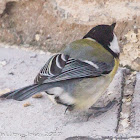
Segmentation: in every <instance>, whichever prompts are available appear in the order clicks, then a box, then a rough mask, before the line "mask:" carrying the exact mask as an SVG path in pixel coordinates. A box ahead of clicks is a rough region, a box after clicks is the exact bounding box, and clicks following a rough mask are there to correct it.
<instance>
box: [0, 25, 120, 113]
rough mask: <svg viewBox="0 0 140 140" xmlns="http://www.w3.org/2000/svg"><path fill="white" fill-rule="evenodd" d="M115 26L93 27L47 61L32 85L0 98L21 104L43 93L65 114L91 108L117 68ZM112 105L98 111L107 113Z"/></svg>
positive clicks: (117, 46) (118, 48)
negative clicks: (20, 102)
mask: <svg viewBox="0 0 140 140" xmlns="http://www.w3.org/2000/svg"><path fill="white" fill-rule="evenodd" d="M115 26H116V23H112V24H111V25H106V24H101V25H97V26H95V27H93V28H92V29H91V30H90V31H89V32H87V34H85V35H84V37H83V38H81V39H79V40H75V41H73V42H71V43H69V44H67V45H66V46H65V48H64V49H62V50H61V51H60V52H59V53H57V54H55V55H53V56H52V57H50V59H49V60H48V61H47V62H46V63H45V65H44V66H43V67H42V69H41V70H40V71H39V73H38V74H37V76H36V77H35V80H34V83H33V84H31V85H29V86H26V87H23V88H20V89H17V90H14V91H11V92H8V93H5V94H3V95H1V96H0V98H1V99H14V100H17V101H23V100H25V99H28V98H29V97H31V96H33V95H34V94H36V93H39V92H46V93H47V95H48V96H49V97H51V98H52V99H53V100H54V101H55V102H56V103H57V104H61V105H64V106H66V107H67V108H66V109H67V110H69V111H73V110H87V109H89V108H92V106H93V105H94V104H95V103H96V102H97V101H98V99H99V98H100V97H101V96H102V95H103V93H104V92H105V91H106V89H107V88H108V86H109V85H110V83H111V82H112V80H113V78H114V76H115V74H116V72H117V69H118V67H119V55H120V47H119V44H118V40H117V36H116V34H115V33H114V28H115ZM113 103H114V102H109V104H107V106H105V107H102V108H104V109H107V108H109V107H110V106H111V105H112V104H113ZM93 108H94V107H93Z"/></svg>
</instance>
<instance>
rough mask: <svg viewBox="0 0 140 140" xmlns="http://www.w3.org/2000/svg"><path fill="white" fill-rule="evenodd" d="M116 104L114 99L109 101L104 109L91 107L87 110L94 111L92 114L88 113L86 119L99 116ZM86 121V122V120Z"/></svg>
mask: <svg viewBox="0 0 140 140" xmlns="http://www.w3.org/2000/svg"><path fill="white" fill-rule="evenodd" d="M116 103H117V101H116V100H115V99H114V100H113V101H110V102H109V103H108V104H107V105H106V106H104V107H94V106H91V107H90V108H89V109H92V110H93V111H96V112H94V113H90V114H88V119H89V118H90V117H91V116H92V115H93V116H94V117H97V116H100V115H101V114H102V113H104V112H107V111H108V110H110V109H111V108H112V107H113V106H114V105H115V104H116ZM88 119H87V120H88Z"/></svg>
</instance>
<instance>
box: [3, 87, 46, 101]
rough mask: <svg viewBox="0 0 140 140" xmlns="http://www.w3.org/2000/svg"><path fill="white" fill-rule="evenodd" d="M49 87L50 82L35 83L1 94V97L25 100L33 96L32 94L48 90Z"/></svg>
mask: <svg viewBox="0 0 140 140" xmlns="http://www.w3.org/2000/svg"><path fill="white" fill-rule="evenodd" d="M47 89H48V84H42V85H37V84H33V85H30V86H27V87H24V88H20V89H17V90H14V91H12V92H8V93H5V94H3V95H1V96H0V98H6V99H15V100H18V101H23V100H25V99H27V98H29V97H31V96H32V95H34V94H36V93H38V92H42V91H46V90H47Z"/></svg>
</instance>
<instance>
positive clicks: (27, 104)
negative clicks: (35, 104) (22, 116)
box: [23, 102, 31, 107]
mask: <svg viewBox="0 0 140 140" xmlns="http://www.w3.org/2000/svg"><path fill="white" fill-rule="evenodd" d="M23 106H24V107H28V106H31V104H30V103H29V102H28V103H25V104H24V105H23Z"/></svg>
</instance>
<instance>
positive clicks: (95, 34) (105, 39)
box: [83, 23, 116, 51]
mask: <svg viewBox="0 0 140 140" xmlns="http://www.w3.org/2000/svg"><path fill="white" fill-rule="evenodd" d="M115 25H116V23H113V24H112V25H98V26H96V27H94V28H92V29H91V30H90V31H89V32H88V33H87V34H86V35H85V36H84V37H83V38H91V39H94V40H96V41H97V42H98V43H100V44H101V45H102V46H103V47H104V48H106V49H110V48H109V46H110V43H111V42H112V41H113V38H114V34H113V31H114V28H115ZM110 51H112V50H110Z"/></svg>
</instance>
